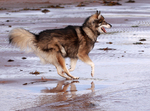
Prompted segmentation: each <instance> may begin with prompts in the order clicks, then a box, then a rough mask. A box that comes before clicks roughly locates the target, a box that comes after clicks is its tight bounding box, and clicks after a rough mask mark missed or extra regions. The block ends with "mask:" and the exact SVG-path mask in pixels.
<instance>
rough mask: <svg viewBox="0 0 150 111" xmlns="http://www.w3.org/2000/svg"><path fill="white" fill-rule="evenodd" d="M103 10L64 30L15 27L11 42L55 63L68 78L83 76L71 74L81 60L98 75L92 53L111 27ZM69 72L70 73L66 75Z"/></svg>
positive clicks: (48, 61)
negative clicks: (36, 32)
mask: <svg viewBox="0 0 150 111" xmlns="http://www.w3.org/2000/svg"><path fill="white" fill-rule="evenodd" d="M111 27H112V25H111V24H109V23H107V22H106V21H105V19H104V17H103V16H102V15H101V12H100V11H96V13H95V14H93V15H91V16H89V17H88V18H86V20H85V21H84V23H83V24H82V26H71V25H69V26H67V27H65V28H61V29H50V30H44V31H42V32H40V33H39V34H34V33H31V32H30V31H28V30H25V29H23V28H15V29H13V30H12V31H11V32H10V33H9V43H11V44H13V45H16V46H17V47H19V48H20V49H21V50H24V51H27V52H28V51H31V52H34V53H35V54H36V55H37V56H38V57H39V58H40V60H41V62H42V63H48V64H53V65H54V66H55V67H56V69H57V73H58V74H59V75H60V76H62V77H64V78H66V79H79V77H74V76H73V75H71V74H70V72H71V71H73V70H74V69H75V66H76V63H77V60H78V59H80V60H81V61H83V62H85V63H87V64H88V65H90V66H91V70H92V71H91V76H92V77H93V76H94V63H93V62H92V60H91V59H90V58H89V56H88V54H89V52H90V51H91V50H92V49H93V47H94V44H95V42H96V41H97V37H98V36H99V35H100V33H106V30H105V28H111ZM66 57H68V58H70V66H71V68H70V69H69V70H68V69H67V67H66V63H65V58H66ZM65 73H66V75H65Z"/></svg>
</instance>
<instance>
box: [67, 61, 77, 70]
mask: <svg viewBox="0 0 150 111" xmlns="http://www.w3.org/2000/svg"><path fill="white" fill-rule="evenodd" d="M77 60H78V59H77V58H71V59H70V66H71V67H70V69H69V72H71V71H73V70H74V69H75V67H76V63H77Z"/></svg>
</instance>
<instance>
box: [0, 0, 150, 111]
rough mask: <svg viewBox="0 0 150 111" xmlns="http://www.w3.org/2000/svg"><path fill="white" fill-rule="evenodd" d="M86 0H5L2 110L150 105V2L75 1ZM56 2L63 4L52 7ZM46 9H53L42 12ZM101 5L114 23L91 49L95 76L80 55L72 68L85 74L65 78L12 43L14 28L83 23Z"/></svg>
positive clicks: (142, 109) (138, 110) (113, 109)
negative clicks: (11, 37)
mask: <svg viewBox="0 0 150 111" xmlns="http://www.w3.org/2000/svg"><path fill="white" fill-rule="evenodd" d="M81 1H82V0H76V1H75V0H68V1H67V0H66V1H64V2H63V3H60V1H57V0H56V1H51V0H49V1H47V0H45V1H44V0H43V1H40V0H37V1H36V2H35V1H29V0H23V1H20V0H14V1H11V0H0V5H1V6H0V7H2V9H1V10H0V13H1V15H0V17H1V19H0V28H1V30H0V58H1V59H0V91H1V95H0V100H1V101H0V105H1V109H0V111H16V110H17V111H33V110H36V111H38V110H39V111H41V110H42V111H47V110H51V111H53V110H57V111H59V110H61V111H62V110H65V111H66V110H67V111H70V110H75V111H76V110H80V111H82V110H83V111H85V110H87V111H91V110H93V111H101V110H102V111H148V110H150V105H149V101H150V88H149V86H150V82H149V80H150V75H149V73H150V68H149V67H150V63H149V59H150V53H149V51H150V38H149V35H150V19H149V17H150V2H149V1H147V0H144V1H140V0H136V2H135V3H125V1H126V0H122V1H120V2H119V3H121V4H122V5H117V6H104V4H102V1H96V2H94V1H92V2H91V1H90V0H89V1H86V2H84V4H85V5H86V6H84V7H76V6H77V5H78V4H79V3H80V2H81ZM16 4H17V5H16ZM56 4H57V5H58V4H59V5H60V6H61V7H64V8H47V6H49V5H56ZM44 9H48V10H49V11H50V12H48V13H43V12H42V10H44ZM96 10H100V11H101V12H102V15H103V16H104V17H105V18H106V21H107V22H109V23H111V24H112V26H113V27H112V28H111V29H106V30H107V33H106V34H101V35H100V36H99V37H98V42H97V43H96V44H95V47H94V49H93V50H92V51H91V53H90V54H89V55H90V58H91V59H92V61H93V62H94V64H95V76H94V77H93V78H92V77H91V75H90V72H91V69H90V66H88V65H86V64H85V63H83V62H81V61H78V63H77V66H76V69H75V71H73V72H71V74H72V75H74V76H79V77H80V79H79V80H76V81H73V80H65V79H64V78H61V77H60V76H59V75H58V74H57V71H56V69H55V67H54V66H52V65H43V64H41V63H40V60H39V58H38V57H36V56H35V55H34V54H32V53H28V54H26V53H25V52H23V51H20V50H19V49H18V48H16V47H13V46H11V45H9V42H8V34H9V32H10V30H12V29H13V28H16V27H22V28H25V29H27V30H30V31H31V32H34V33H39V32H40V31H41V30H44V29H53V28H61V27H66V26H67V25H82V23H83V22H84V20H85V18H87V17H88V16H90V15H91V14H93V13H95V11H96ZM66 61H67V67H68V68H69V64H70V62H69V59H66ZM35 71H37V72H39V73H37V74H33V73H34V72H35Z"/></svg>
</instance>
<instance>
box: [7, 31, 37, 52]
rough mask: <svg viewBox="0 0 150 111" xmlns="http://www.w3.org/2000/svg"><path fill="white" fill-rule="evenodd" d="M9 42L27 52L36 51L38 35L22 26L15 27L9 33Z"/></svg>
mask: <svg viewBox="0 0 150 111" xmlns="http://www.w3.org/2000/svg"><path fill="white" fill-rule="evenodd" d="M9 43H11V44H13V45H15V46H17V47H19V48H20V49H21V50H24V51H26V52H35V51H36V36H35V35H34V34H32V33H31V32H29V31H27V30H25V29H22V28H15V29H13V30H12V31H11V32H10V33H9Z"/></svg>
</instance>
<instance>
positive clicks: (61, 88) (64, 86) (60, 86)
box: [41, 81, 95, 96]
mask: <svg viewBox="0 0 150 111" xmlns="http://www.w3.org/2000/svg"><path fill="white" fill-rule="evenodd" d="M74 83H79V81H71V82H65V81H59V82H58V83H57V86H56V87H54V88H52V89H51V88H50V89H49V88H46V89H43V90H41V92H42V93H64V94H67V93H68V92H71V94H72V96H73V95H74V94H75V92H76V91H77V88H76V85H75V84H74ZM69 86H70V89H68V88H69ZM94 89H95V84H94V82H91V88H88V89H87V90H91V91H92V92H94Z"/></svg>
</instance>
